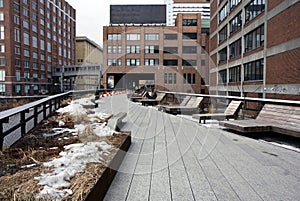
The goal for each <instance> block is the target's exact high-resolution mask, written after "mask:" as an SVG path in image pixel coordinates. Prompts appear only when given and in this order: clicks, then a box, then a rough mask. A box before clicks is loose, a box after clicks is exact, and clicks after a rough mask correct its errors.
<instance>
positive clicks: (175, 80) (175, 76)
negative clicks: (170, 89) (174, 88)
mask: <svg viewBox="0 0 300 201" xmlns="http://www.w3.org/2000/svg"><path fill="white" fill-rule="evenodd" d="M176 82H177V74H176V73H174V84H176Z"/></svg>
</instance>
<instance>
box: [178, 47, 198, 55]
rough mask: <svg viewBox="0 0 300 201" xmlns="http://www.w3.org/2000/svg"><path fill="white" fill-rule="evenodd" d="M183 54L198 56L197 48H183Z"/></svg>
mask: <svg viewBox="0 0 300 201" xmlns="http://www.w3.org/2000/svg"><path fill="white" fill-rule="evenodd" d="M182 53H183V54H196V53H197V46H183V47H182Z"/></svg>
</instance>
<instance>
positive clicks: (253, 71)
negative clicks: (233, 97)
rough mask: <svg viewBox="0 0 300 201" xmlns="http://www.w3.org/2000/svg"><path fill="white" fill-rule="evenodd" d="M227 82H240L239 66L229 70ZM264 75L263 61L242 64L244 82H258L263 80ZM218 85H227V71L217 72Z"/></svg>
mask: <svg viewBox="0 0 300 201" xmlns="http://www.w3.org/2000/svg"><path fill="white" fill-rule="evenodd" d="M228 73H229V74H228V75H229V79H228V82H240V81H241V66H240V65H239V66H235V67H232V68H229V72H228ZM263 75H264V60H263V59H259V60H256V61H252V62H249V63H246V64H244V81H259V80H263ZM219 83H227V69H225V70H221V71H219Z"/></svg>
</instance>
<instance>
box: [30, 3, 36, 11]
mask: <svg viewBox="0 0 300 201" xmlns="http://www.w3.org/2000/svg"><path fill="white" fill-rule="evenodd" d="M31 8H32V9H33V10H37V3H35V2H32V3H31Z"/></svg>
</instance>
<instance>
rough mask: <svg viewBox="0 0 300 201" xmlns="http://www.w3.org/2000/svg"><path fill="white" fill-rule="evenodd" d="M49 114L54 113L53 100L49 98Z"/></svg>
mask: <svg viewBox="0 0 300 201" xmlns="http://www.w3.org/2000/svg"><path fill="white" fill-rule="evenodd" d="M49 114H52V100H49Z"/></svg>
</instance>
